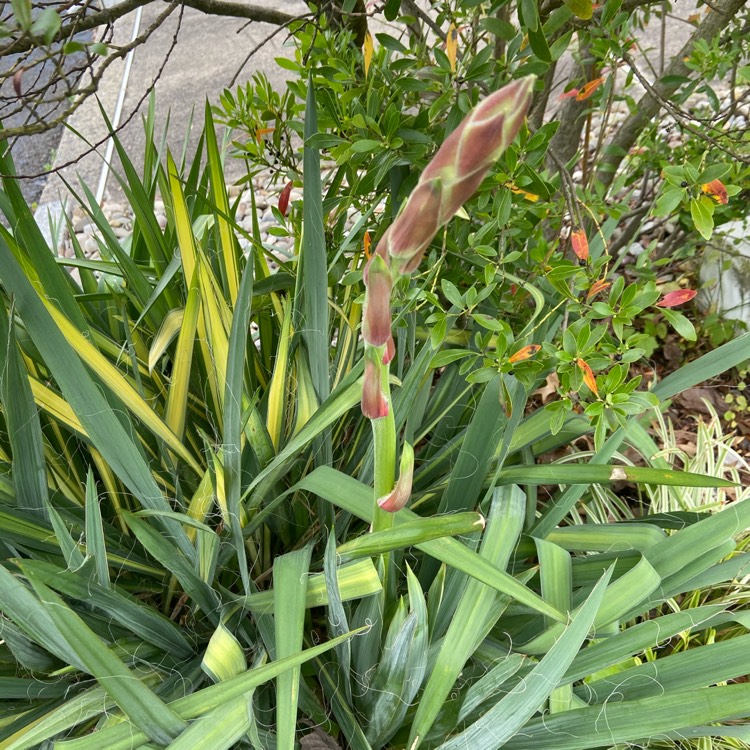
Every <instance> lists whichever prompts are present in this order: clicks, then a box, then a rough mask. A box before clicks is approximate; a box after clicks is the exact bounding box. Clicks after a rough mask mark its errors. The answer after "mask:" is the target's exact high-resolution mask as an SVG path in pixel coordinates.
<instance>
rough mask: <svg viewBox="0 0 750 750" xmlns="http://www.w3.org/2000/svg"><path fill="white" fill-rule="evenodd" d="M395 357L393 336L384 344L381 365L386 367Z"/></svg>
mask: <svg viewBox="0 0 750 750" xmlns="http://www.w3.org/2000/svg"><path fill="white" fill-rule="evenodd" d="M395 356H396V343H395V341H394V340H393V336H389V337H388V341H386V342H385V352H384V353H383V364H384V365H387V364H389V363H390V361H391V360H392V359H393V358H394V357H395Z"/></svg>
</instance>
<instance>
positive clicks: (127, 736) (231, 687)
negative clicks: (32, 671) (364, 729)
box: [57, 628, 365, 750]
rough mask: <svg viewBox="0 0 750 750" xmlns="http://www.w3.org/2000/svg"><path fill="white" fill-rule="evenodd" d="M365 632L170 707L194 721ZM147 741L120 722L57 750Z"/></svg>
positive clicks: (123, 747)
mask: <svg viewBox="0 0 750 750" xmlns="http://www.w3.org/2000/svg"><path fill="white" fill-rule="evenodd" d="M364 629H365V628H360V629H358V630H354V631H352V632H350V633H347V634H346V635H344V636H341V637H340V638H334V639H332V640H330V641H327V642H326V643H322V644H320V645H318V646H313V647H312V648H308V649H305V650H304V651H301V652H299V653H297V654H295V655H294V656H290V657H287V658H285V659H279V660H277V661H273V662H271V663H270V664H266V665H264V666H260V667H255V668H251V669H249V670H248V671H247V672H244V673H243V674H241V675H237V677H233V678H232V679H229V680H225V681H224V682H220V683H217V684H216V685H210V686H209V687H206V688H203V689H202V690H197V691H196V692H194V693H192V694H190V695H187V696H185V697H184V698H178V699H177V700H175V701H173V702H172V703H170V704H169V707H170V708H172V709H174V711H175V712H176V713H177V715H178V716H180V717H181V718H182V719H186V720H187V719H195V718H197V717H199V716H204V715H205V714H207V713H208V712H209V711H212V710H213V709H215V708H217V707H219V706H223V705H226V704H227V703H228V702H229V701H232V700H234V699H235V698H239V697H242V696H244V695H246V694H247V693H248V692H249V691H250V690H253V689H254V688H256V687H258V686H259V685H263V684H264V683H266V682H268V681H269V680H273V679H275V678H276V677H278V675H280V674H283V673H284V672H285V671H287V670H289V669H293V668H294V667H296V666H299V665H301V664H304V663H305V662H307V661H309V660H311V659H314V658H315V657H317V656H320V655H321V654H324V653H325V652H326V651H329V650H330V649H333V648H335V647H336V646H338V645H339V644H340V643H342V642H343V641H344V640H345V639H346V638H351V637H352V636H354V635H357V634H358V633H361V632H362V630H364ZM146 740H147V738H146V736H145V735H144V734H143V733H142V732H140V731H138V730H137V729H136V728H135V727H134V726H133V724H131V723H130V722H121V723H119V724H115V725H113V726H111V727H107V728H106V729H103V730H101V731H99V732H96V733H94V734H93V735H90V736H88V737H82V738H80V739H74V740H68V741H67V742H58V743H57V745H58V748H59V750H97V749H100V748H103V747H106V748H107V750H131V748H134V747H141V746H142V745H143V744H144V743H145V742H146Z"/></svg>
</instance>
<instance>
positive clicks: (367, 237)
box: [362, 229, 372, 260]
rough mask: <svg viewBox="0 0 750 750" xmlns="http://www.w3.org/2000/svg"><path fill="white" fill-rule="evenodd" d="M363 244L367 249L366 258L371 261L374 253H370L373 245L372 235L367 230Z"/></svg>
mask: <svg viewBox="0 0 750 750" xmlns="http://www.w3.org/2000/svg"><path fill="white" fill-rule="evenodd" d="M362 244H363V247H364V249H365V258H367V259H368V260H369V259H370V255H372V253H371V252H370V246H371V245H372V238H371V237H370V233H369V232H368V231H367V230H366V229H365V237H364V240H363V243H362Z"/></svg>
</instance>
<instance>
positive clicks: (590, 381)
mask: <svg viewBox="0 0 750 750" xmlns="http://www.w3.org/2000/svg"><path fill="white" fill-rule="evenodd" d="M576 364H577V365H578V367H580V368H581V372H582V373H583V382H584V383H585V384H586V386H587V387H588V389H589V390H590V391H591V392H592V393H593V394H594V395H595V396H596V397H597V398H599V391H598V389H597V387H596V378H595V377H594V373H593V371H592V370H591V368H590V367H589V366H588V363H587V362H584V360H582V359H581V358H580V357H579V358H578V359H577V360H576Z"/></svg>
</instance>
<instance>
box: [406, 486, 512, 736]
mask: <svg viewBox="0 0 750 750" xmlns="http://www.w3.org/2000/svg"><path fill="white" fill-rule="evenodd" d="M525 508H526V502H525V498H524V496H523V493H522V492H521V490H520V489H519V488H518V487H505V488H498V489H497V490H495V493H494V497H493V501H492V507H491V509H490V514H489V517H488V520H487V529H486V531H485V532H484V535H483V539H482V546H481V548H480V550H479V554H480V555H481V556H482V557H483V558H485V559H487V560H488V561H489V562H490V563H491V564H492V565H495V566H497V568H498V569H499V570H505V568H506V567H507V565H508V561H509V560H510V558H511V555H512V554H513V550H514V548H515V546H516V542H517V540H518V536H519V535H520V533H521V530H522V528H523V519H524V516H525ZM397 528H398V527H397ZM508 603H509V598H508V597H507V596H503V595H501V594H499V593H498V592H497V591H496V590H495V589H491V588H489V587H488V586H486V585H485V584H483V583H481V582H480V581H478V580H476V579H469V581H468V583H466V585H465V587H464V590H463V594H462V595H461V599H460V601H459V603H458V606H457V607H456V610H455V613H453V616H452V618H451V620H450V625H449V626H448V629H447V632H446V633H445V637H444V638H443V641H442V645H441V647H440V650H439V652H438V655H437V659H436V661H435V663H434V666H433V668H432V671H431V674H430V676H429V678H428V680H427V684H426V685H425V689H424V693H423V694H422V697H421V698H420V700H419V705H418V706H417V713H416V715H415V717H414V721H413V723H412V726H411V730H410V734H409V741H408V742H407V746H408V747H409V748H417V747H418V746H419V745H420V744H421V742H422V741H423V739H424V738H425V737H426V736H427V734H428V733H429V731H430V728H431V727H432V724H433V723H434V721H435V720H436V719H437V717H438V715H439V713H440V711H441V709H442V708H443V706H444V704H445V702H446V699H447V697H448V694H449V693H450V691H451V689H452V688H453V685H454V683H455V681H456V680H457V679H458V676H459V674H460V673H461V670H462V669H463V668H464V665H465V664H466V662H467V660H468V659H469V657H470V656H471V655H472V654H473V653H474V651H475V649H476V648H477V646H478V645H479V644H480V643H481V642H482V640H483V639H484V638H485V636H486V635H487V634H488V633H489V632H490V630H491V629H492V627H493V626H494V625H495V623H496V622H497V619H498V618H499V617H500V615H501V614H502V612H503V610H504V609H505V608H506V607H507V606H508Z"/></svg>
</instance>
